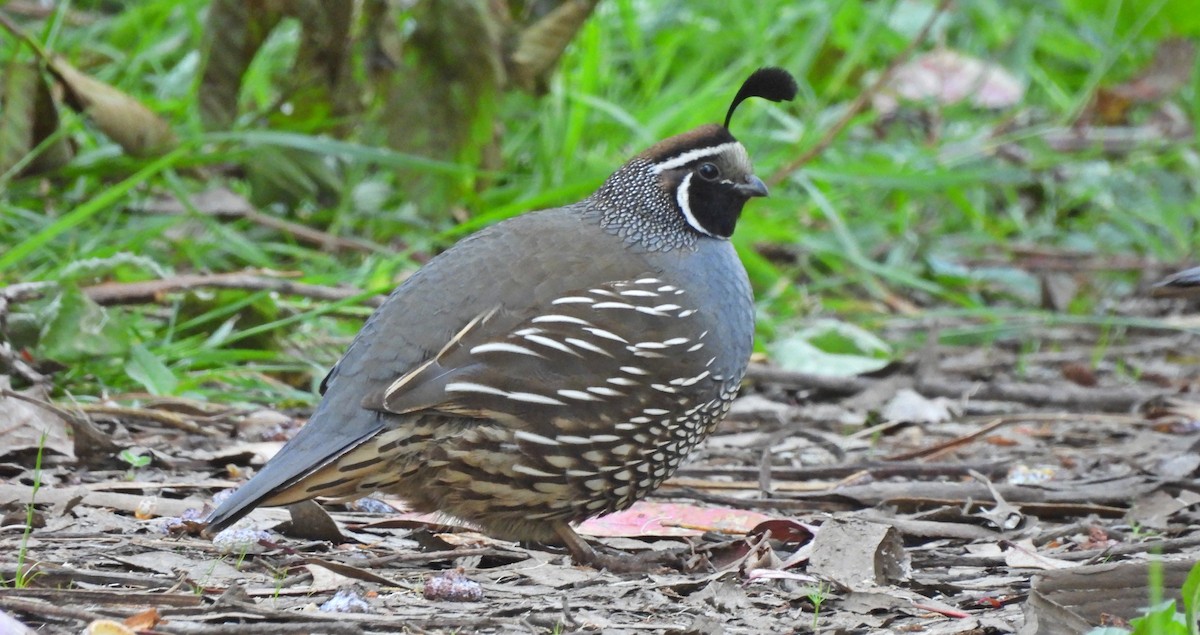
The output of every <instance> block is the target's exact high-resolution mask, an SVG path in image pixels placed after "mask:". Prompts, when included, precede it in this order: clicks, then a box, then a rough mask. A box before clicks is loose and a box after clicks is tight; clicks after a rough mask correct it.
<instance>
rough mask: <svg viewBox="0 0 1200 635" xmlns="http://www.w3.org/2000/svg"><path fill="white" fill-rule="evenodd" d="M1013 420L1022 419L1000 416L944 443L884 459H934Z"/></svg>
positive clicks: (1019, 419)
mask: <svg viewBox="0 0 1200 635" xmlns="http://www.w3.org/2000/svg"><path fill="white" fill-rule="evenodd" d="M1014 421H1023V419H1021V418H1020V417H1014V418H1012V419H1005V418H1003V417H1001V418H999V419H996V420H995V421H991V422H989V423H987V424H986V425H984V426H983V427H982V428H980V429H978V430H976V431H974V432H971V433H968V434H964V435H962V436H960V437H957V438H954V439H950V440H949V441H946V442H945V443H937V444H935V445H932V446H929V447H925V448H921V449H918V450H913V451H912V452H901V453H900V454H893V455H891V456H889V457H887V458H886V459H885V460H887V461H910V460H913V459H936V458H938V457H941V456H942V455H944V454H946V453H947V452H949V451H951V450H954V449H956V448H959V447H961V446H964V445H966V444H968V443H970V442H971V441H974V440H975V439H978V438H980V437H982V436H983V435H985V434H988V433H989V432H991V431H992V430H995V429H996V428H999V427H1002V426H1005V425H1007V424H1009V423H1012V422H1014Z"/></svg>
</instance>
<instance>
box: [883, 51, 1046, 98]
mask: <svg viewBox="0 0 1200 635" xmlns="http://www.w3.org/2000/svg"><path fill="white" fill-rule="evenodd" d="M1024 96H1025V87H1024V86H1023V85H1022V84H1021V82H1020V81H1019V80H1018V79H1017V78H1016V77H1014V76H1013V74H1012V73H1009V72H1008V71H1007V70H1005V69H1003V68H1001V67H1000V66H997V65H996V64H991V63H988V62H985V61H983V60H980V59H978V58H975V57H971V56H969V55H967V54H965V53H960V52H958V51H953V50H950V49H938V50H936V51H931V52H929V53H925V54H924V55H920V56H918V57H916V58H914V59H913V60H912V61H910V62H908V63H907V64H903V65H901V66H899V67H898V68H896V70H895V71H894V72H893V73H892V76H891V78H890V79H889V80H888V82H887V85H886V86H884V87H883V88H882V89H881V90H880V91H879V92H878V94H876V95H875V96H874V97H872V102H873V105H874V107H875V110H877V111H879V112H880V113H883V114H887V113H891V112H894V111H895V110H896V108H898V107H899V101H901V100H908V101H917V102H930V101H931V102H934V103H937V104H941V105H950V104H956V103H958V102H961V101H969V102H970V103H971V105H973V106H975V107H977V108H997V109H998V108H1008V107H1009V106H1013V105H1015V104H1017V103H1019V102H1020V101H1021V99H1022V98H1023V97H1024Z"/></svg>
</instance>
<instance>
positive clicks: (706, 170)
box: [696, 163, 721, 181]
mask: <svg viewBox="0 0 1200 635" xmlns="http://www.w3.org/2000/svg"><path fill="white" fill-rule="evenodd" d="M696 172H697V173H698V174H699V175H700V178H702V179H704V180H705V181H715V180H717V179H719V178H721V168H718V167H717V166H716V165H715V164H712V163H701V164H700V167H699V168H698V169H697V170H696Z"/></svg>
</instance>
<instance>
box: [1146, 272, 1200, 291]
mask: <svg viewBox="0 0 1200 635" xmlns="http://www.w3.org/2000/svg"><path fill="white" fill-rule="evenodd" d="M1151 292H1152V293H1153V295H1156V296H1167V297H1193V298H1194V297H1200V267H1192V268H1191V269H1184V270H1183V271H1178V272H1176V273H1173V274H1171V275H1169V276H1167V277H1166V278H1163V279H1162V280H1159V281H1158V282H1156V283H1154V286H1153V287H1152V288H1151Z"/></svg>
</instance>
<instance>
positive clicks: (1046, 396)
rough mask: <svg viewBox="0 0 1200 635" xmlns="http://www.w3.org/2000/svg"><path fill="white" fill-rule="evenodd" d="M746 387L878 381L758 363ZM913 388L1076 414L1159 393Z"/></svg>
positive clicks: (937, 381)
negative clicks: (756, 384)
mask: <svg viewBox="0 0 1200 635" xmlns="http://www.w3.org/2000/svg"><path fill="white" fill-rule="evenodd" d="M746 379H747V380H749V381H750V382H758V383H769V384H777V385H779V386H782V387H783V388H785V389H790V390H819V391H822V392H826V393H829V394H832V395H840V396H849V395H854V394H858V393H860V392H862V391H864V390H867V389H868V388H871V387H873V386H876V385H878V383H879V382H880V381H882V380H879V379H874V378H870V377H827V376H824V375H813V374H809V373H799V372H793V371H788V370H783V369H780V368H772V367H770V366H765V365H762V364H751V365H750V368H749V369H748V370H747V371H746ZM914 389H915V390H916V391H917V392H919V393H921V394H922V395H924V396H926V397H948V398H950V399H963V398H965V397H969V398H971V399H985V400H992V401H1011V402H1017V403H1023V404H1029V405H1032V406H1039V407H1043V408H1068V409H1072V410H1080V411H1084V412H1086V411H1093V410H1099V411H1101V412H1108V413H1115V412H1129V411H1131V410H1132V409H1133V408H1134V406H1136V405H1137V404H1139V403H1142V402H1143V401H1145V400H1147V399H1150V398H1151V397H1154V396H1156V395H1159V394H1162V393H1163V392H1165V391H1163V390H1161V389H1160V390H1153V389H1146V388H1139V387H1137V386H1102V387H1098V388H1083V387H1080V386H1072V385H1061V386H1050V385H1046V384H1032V383H1019V382H999V381H993V382H973V381H961V380H955V379H950V378H947V377H922V378H919V379H918V381H917V383H916V386H914Z"/></svg>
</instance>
